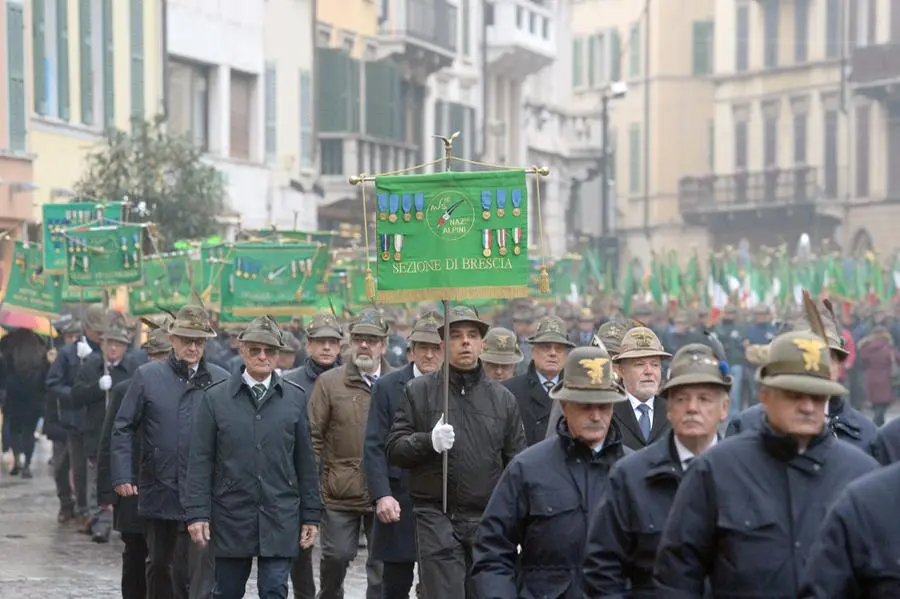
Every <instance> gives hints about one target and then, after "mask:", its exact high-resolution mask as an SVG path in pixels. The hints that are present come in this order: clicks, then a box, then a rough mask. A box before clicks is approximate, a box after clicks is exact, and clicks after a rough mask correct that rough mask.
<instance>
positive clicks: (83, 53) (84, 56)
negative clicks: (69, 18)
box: [78, 0, 94, 125]
mask: <svg viewBox="0 0 900 599" xmlns="http://www.w3.org/2000/svg"><path fill="white" fill-rule="evenodd" d="M78 5H79V6H78V46H79V53H78V54H79V55H78V60H79V61H80V63H81V122H82V123H84V124H85V125H93V124H94V63H93V58H94V43H93V39H92V38H91V33H92V32H91V0H79V2H78Z"/></svg>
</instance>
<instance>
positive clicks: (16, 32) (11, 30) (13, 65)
mask: <svg viewBox="0 0 900 599" xmlns="http://www.w3.org/2000/svg"><path fill="white" fill-rule="evenodd" d="M6 60H7V62H8V73H7V86H8V91H9V115H8V116H9V144H8V145H7V147H8V148H9V150H10V151H11V152H24V151H25V147H26V143H25V134H26V130H25V121H26V118H27V109H26V106H25V14H24V10H23V8H22V5H21V4H12V3H11V2H9V3H7V4H6ZM0 141H2V140H0Z"/></svg>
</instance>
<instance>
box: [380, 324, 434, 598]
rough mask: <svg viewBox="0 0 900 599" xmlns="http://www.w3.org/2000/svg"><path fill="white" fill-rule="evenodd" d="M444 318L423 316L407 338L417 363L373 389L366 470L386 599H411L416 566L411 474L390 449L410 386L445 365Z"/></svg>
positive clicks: (386, 376) (387, 376)
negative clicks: (395, 462) (391, 461)
mask: <svg viewBox="0 0 900 599" xmlns="http://www.w3.org/2000/svg"><path fill="white" fill-rule="evenodd" d="M440 324H441V318H440V316H439V315H438V314H437V313H435V312H432V313H429V314H425V315H423V316H422V317H421V318H419V319H418V320H417V321H416V324H415V326H414V327H413V330H412V332H411V333H410V335H409V337H408V338H407V339H406V341H407V343H408V344H409V348H410V358H411V362H410V363H409V364H407V365H406V366H404V367H403V368H401V369H400V370H396V371H394V372H391V373H389V374H386V375H384V376H383V377H381V378H380V379H378V381H377V382H376V383H375V386H374V387H373V388H372V402H371V403H370V404H369V417H368V421H367V423H366V437H365V447H364V453H363V470H364V472H365V474H366V484H367V486H368V489H369V497H371V498H372V500H373V501H374V502H375V517H376V519H375V523H374V526H373V530H372V546H371V547H369V552H370V553H371V554H372V559H374V560H377V561H380V562H383V563H384V572H383V574H382V591H381V597H382V599H407V598H408V597H409V590H410V588H412V583H413V573H414V570H415V565H416V520H415V518H414V517H413V509H412V499H410V497H409V473H408V472H407V471H406V470H403V469H402V468H398V467H396V466H389V465H388V463H387V456H386V455H385V451H384V446H385V443H386V442H387V437H388V433H390V432H391V425H392V424H393V422H394V412H396V411H397V406H398V405H399V404H400V399H401V398H402V397H403V389H404V388H405V387H406V383H408V382H409V381H411V380H413V379H414V378H416V377H419V376H422V375H423V374H431V373H432V372H436V371H437V370H438V369H439V368H440V367H441V362H442V355H441V337H440V335H439V334H438V327H439V326H440Z"/></svg>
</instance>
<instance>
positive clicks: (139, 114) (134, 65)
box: [128, 0, 146, 121]
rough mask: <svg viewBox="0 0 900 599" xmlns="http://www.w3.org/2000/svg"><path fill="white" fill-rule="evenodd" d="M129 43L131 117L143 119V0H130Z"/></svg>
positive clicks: (144, 110)
mask: <svg viewBox="0 0 900 599" xmlns="http://www.w3.org/2000/svg"><path fill="white" fill-rule="evenodd" d="M128 21H129V29H130V30H131V31H130V34H131V35H130V45H131V118H132V119H138V120H140V121H143V120H144V119H145V117H146V115H145V112H146V108H145V106H144V1H143V0H131V10H130V12H129V18H128Z"/></svg>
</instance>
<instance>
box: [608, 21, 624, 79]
mask: <svg viewBox="0 0 900 599" xmlns="http://www.w3.org/2000/svg"><path fill="white" fill-rule="evenodd" d="M609 46H610V50H609V80H610V81H620V80H621V79H622V39H621V37H620V36H619V30H618V29H613V30H612V37H611V39H610V44H609Z"/></svg>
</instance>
